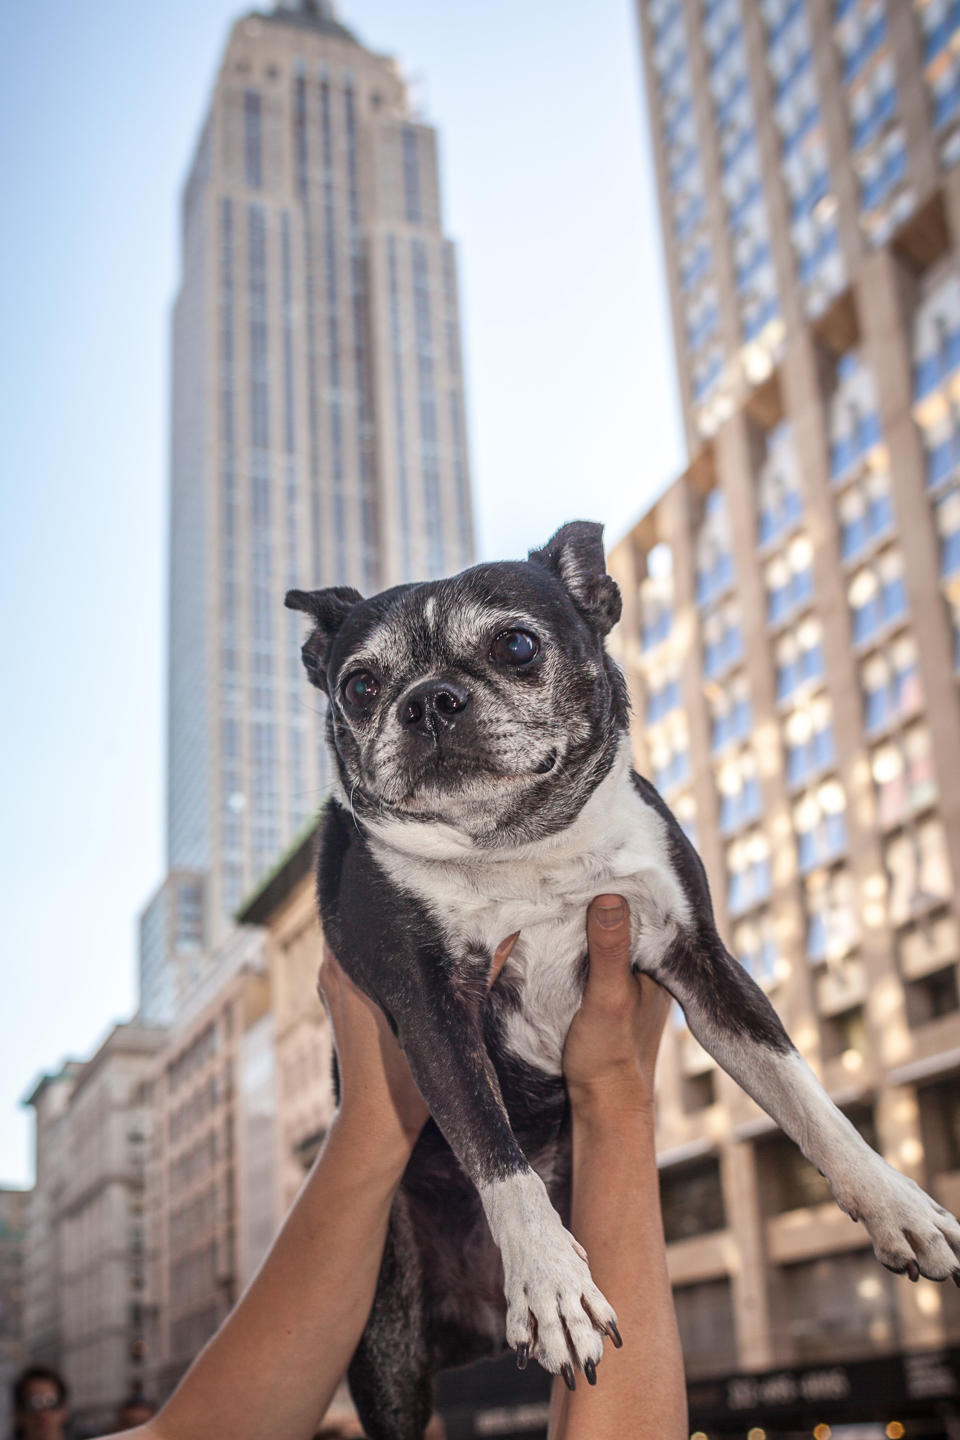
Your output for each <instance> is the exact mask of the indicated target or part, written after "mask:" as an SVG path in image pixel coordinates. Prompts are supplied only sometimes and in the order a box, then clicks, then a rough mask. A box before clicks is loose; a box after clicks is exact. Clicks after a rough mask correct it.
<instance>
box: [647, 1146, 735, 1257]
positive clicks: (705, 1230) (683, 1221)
mask: <svg viewBox="0 0 960 1440" xmlns="http://www.w3.org/2000/svg"><path fill="white" fill-rule="evenodd" d="M660 1205H661V1208H662V1211H663V1233H664V1237H665V1238H666V1242H667V1244H668V1245H672V1244H673V1243H674V1242H675V1241H677V1240H690V1239H692V1238H693V1237H694V1236H697V1235H710V1234H713V1233H714V1232H715V1231H717V1230H725V1229H726V1226H727V1216H726V1211H725V1209H724V1204H723V1188H722V1186H721V1183H720V1162H719V1160H716V1159H714V1158H710V1159H704V1160H696V1161H694V1162H693V1163H691V1164H688V1165H668V1166H665V1167H664V1168H663V1169H662V1170H661V1171H660Z"/></svg>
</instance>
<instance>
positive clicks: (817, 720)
mask: <svg viewBox="0 0 960 1440" xmlns="http://www.w3.org/2000/svg"><path fill="white" fill-rule="evenodd" d="M783 734H784V739H785V741H786V746H787V783H788V784H789V785H791V786H793V785H805V784H807V783H808V782H809V781H810V780H812V779H813V778H814V777H815V776H816V775H820V774H822V773H823V771H824V770H828V769H830V768H831V767H832V766H833V765H834V764H835V763H836V749H835V746H834V740H833V706H832V703H831V701H830V699H829V697H828V696H826V695H814V696H812V697H810V698H809V699H807V700H805V701H801V702H800V703H799V704H798V705H797V706H796V708H795V709H793V710H791V711H790V713H789V714H788V715H787V717H786V719H785V720H784V723H783Z"/></svg>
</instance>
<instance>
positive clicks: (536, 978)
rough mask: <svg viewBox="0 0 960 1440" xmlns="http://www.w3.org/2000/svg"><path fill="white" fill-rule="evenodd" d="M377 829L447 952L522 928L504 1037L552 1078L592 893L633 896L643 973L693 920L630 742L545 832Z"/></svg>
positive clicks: (397, 877) (571, 1008)
mask: <svg viewBox="0 0 960 1440" xmlns="http://www.w3.org/2000/svg"><path fill="white" fill-rule="evenodd" d="M371 830H372V833H373V835H374V838H375V841H376V840H380V841H382V842H385V843H381V844H375V851H374V853H375V854H376V858H377V861H378V863H379V864H381V865H382V866H383V868H384V869H385V870H386V871H387V873H388V874H389V875H390V878H391V879H392V880H393V881H394V882H395V883H396V884H398V885H400V886H401V887H402V888H403V889H404V890H406V891H408V892H412V893H413V894H415V895H417V897H418V898H419V899H420V900H422V902H423V903H424V905H425V906H426V907H427V909H428V910H429V911H430V913H431V915H432V917H433V918H434V920H436V921H437V922H438V923H439V925H440V927H441V929H442V930H443V931H444V934H445V936H446V939H447V943H448V946H449V949H450V952H451V953H452V954H454V955H456V954H457V953H460V954H466V953H468V952H470V951H471V950H476V949H477V948H482V949H484V950H486V951H488V952H490V953H492V952H493V951H494V950H495V949H496V947H497V945H499V943H500V942H501V941H502V940H504V939H505V938H506V937H507V936H508V935H511V934H513V933H514V931H517V930H519V931H520V938H519V939H518V941H517V943H516V945H515V947H514V950H513V953H512V954H511V956H510V959H509V960H508V961H507V965H506V967H505V970H504V976H505V977H506V978H511V979H513V981H514V982H515V983H517V984H519V986H520V993H521V1005H520V1007H519V1009H518V1010H517V1011H514V1012H511V1013H509V1014H508V1015H507V1017H506V1022H505V1023H506V1040H507V1045H508V1047H509V1049H510V1050H512V1051H513V1052H514V1053H515V1054H516V1055H518V1056H519V1057H520V1058H521V1059H523V1060H525V1061H527V1062H528V1063H529V1064H531V1065H536V1066H538V1067H539V1068H541V1069H544V1070H547V1071H549V1072H551V1073H553V1074H559V1072H560V1060H561V1055H562V1051H563V1043H564V1040H565V1038H566V1034H567V1030H568V1028H569V1025H570V1021H571V1020H572V1018H573V1016H574V1014H575V1012H576V1010H577V1008H578V1006H579V1004H580V999H581V977H582V969H581V961H582V959H583V956H584V954H585V953H586V912H587V906H588V905H589V903H590V901H591V900H592V899H593V898H594V896H595V895H599V894H603V893H604V892H608V893H609V892H614V893H617V894H620V895H623V896H624V898H625V899H626V900H627V902H628V903H629V905H630V913H631V939H632V950H633V954H634V957H635V958H636V959H638V960H639V961H640V963H641V965H642V966H643V968H644V969H655V967H656V964H657V962H658V960H659V959H660V958H661V956H662V955H663V953H664V951H665V950H666V948H667V946H668V945H669V944H670V942H671V941H672V939H673V938H674V936H675V935H676V932H677V926H678V924H681V925H682V924H685V923H688V922H689V919H690V907H689V902H688V900H687V897H686V895H685V893H684V891H683V888H682V886H681V884H680V881H679V879H678V878H677V875H676V873H675V872H674V870H673V867H672V865H671V863H670V855H669V843H668V832H667V827H666V823H665V821H664V820H663V818H662V817H661V816H660V815H659V814H658V813H657V812H656V811H655V810H654V809H653V808H652V807H651V806H649V805H647V804H646V803H645V802H644V801H643V800H642V799H641V798H640V796H639V795H638V794H637V792H636V790H635V789H634V787H633V784H632V781H631V778H630V763H629V754H628V750H627V748H626V747H624V749H623V751H622V752H621V754H620V756H619V757H618V760H617V763H616V765H615V766H614V769H613V770H612V771H611V773H610V774H609V775H608V776H607V778H606V779H605V780H604V781H603V783H602V784H601V785H600V786H599V787H598V788H597V790H596V791H595V792H594V794H593V795H592V796H591V798H590V799H589V800H588V801H587V803H586V805H585V806H584V808H583V810H582V811H581V812H580V815H579V816H578V817H577V819H576V821H575V822H574V823H573V825H571V826H570V827H569V828H568V829H567V830H565V831H563V832H562V833H561V834H559V835H556V836H551V837H550V838H549V839H547V840H543V841H537V842H535V843H533V844H529V845H525V846H522V847H517V848H516V849H514V850H511V851H496V852H490V851H479V850H476V849H474V848H473V847H471V846H470V845H469V843H467V842H465V841H464V838H463V837H462V835H460V834H459V832H457V831H454V830H452V829H451V828H449V827H446V826H442V825H428V824H424V825H414V826H411V825H409V824H403V825H398V824H396V822H393V823H391V822H386V824H385V825H383V826H380V825H378V826H374V827H371ZM401 847H402V848H401Z"/></svg>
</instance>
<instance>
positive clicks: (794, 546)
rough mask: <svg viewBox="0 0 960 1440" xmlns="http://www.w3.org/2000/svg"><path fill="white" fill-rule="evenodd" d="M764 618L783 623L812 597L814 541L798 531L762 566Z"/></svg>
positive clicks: (770, 621)
mask: <svg viewBox="0 0 960 1440" xmlns="http://www.w3.org/2000/svg"><path fill="white" fill-rule="evenodd" d="M764 584H765V586H766V592H767V621H768V623H769V624H771V625H779V624H782V623H783V622H784V621H785V620H787V619H789V618H790V617H791V616H793V615H795V614H796V613H797V611H798V610H801V609H802V608H803V607H804V606H805V605H809V604H810V602H811V600H812V599H813V542H812V541H811V540H810V537H809V536H808V535H798V536H797V537H796V539H795V540H793V541H792V542H791V543H790V545H788V546H787V548H786V549H785V550H784V551H782V552H781V553H780V554H779V555H776V556H775V557H774V558H773V559H772V560H771V561H770V562H769V564H768V565H767V566H766V568H765V570H764Z"/></svg>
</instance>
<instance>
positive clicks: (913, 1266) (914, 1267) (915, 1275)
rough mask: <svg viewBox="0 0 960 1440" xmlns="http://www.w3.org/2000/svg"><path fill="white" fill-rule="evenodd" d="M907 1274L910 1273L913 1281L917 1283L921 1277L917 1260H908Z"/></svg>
mask: <svg viewBox="0 0 960 1440" xmlns="http://www.w3.org/2000/svg"><path fill="white" fill-rule="evenodd" d="M907 1274H908V1275H909V1277H910V1279H911V1280H912V1281H913V1283H914V1284H916V1283H917V1281H918V1280H919V1279H920V1266H919V1265H918V1264H917V1262H916V1260H908V1261H907Z"/></svg>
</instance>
